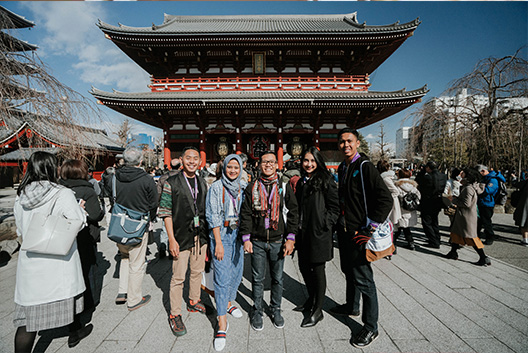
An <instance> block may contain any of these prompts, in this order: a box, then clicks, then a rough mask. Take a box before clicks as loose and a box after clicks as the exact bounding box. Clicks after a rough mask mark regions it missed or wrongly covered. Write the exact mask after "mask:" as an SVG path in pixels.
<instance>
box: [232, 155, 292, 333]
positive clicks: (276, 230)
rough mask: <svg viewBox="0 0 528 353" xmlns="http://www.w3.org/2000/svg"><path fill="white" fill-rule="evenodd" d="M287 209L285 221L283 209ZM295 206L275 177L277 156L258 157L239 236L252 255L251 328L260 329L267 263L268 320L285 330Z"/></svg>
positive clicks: (289, 190) (288, 189) (284, 185)
mask: <svg viewBox="0 0 528 353" xmlns="http://www.w3.org/2000/svg"><path fill="white" fill-rule="evenodd" d="M284 206H286V208H287V209H288V214H287V219H284V214H283V208H284ZM298 225H299V223H298V206H297V200H296V198H295V194H294V193H293V189H292V188H291V186H290V184H289V183H281V182H280V180H279V176H278V175H277V156H276V155H275V153H273V152H270V151H267V152H264V153H262V154H261V155H260V175H259V177H258V179H256V180H255V181H253V182H251V183H250V184H249V185H248V187H247V188H246V190H245V192H244V201H243V202H242V211H241V212H240V234H241V235H242V241H243V242H244V250H245V251H247V252H248V253H250V254H251V272H252V289H253V303H254V307H253V313H252V315H251V327H252V328H253V329H254V330H256V331H260V330H262V328H263V321H262V315H263V312H264V279H265V277H266V263H269V271H270V274H271V300H270V307H271V308H270V309H271V320H272V322H273V325H274V326H275V327H276V328H283V327H284V318H283V317H282V315H281V302H282V290H283V288H282V279H283V269H284V257H286V256H288V255H290V254H291V253H292V252H293V247H294V244H295V234H296V233H297V227H298Z"/></svg>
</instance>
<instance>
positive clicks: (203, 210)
mask: <svg viewBox="0 0 528 353" xmlns="http://www.w3.org/2000/svg"><path fill="white" fill-rule="evenodd" d="M337 143H338V147H339V149H340V151H341V152H342V154H343V158H344V160H343V162H342V163H341V164H340V165H339V167H338V168H337V173H336V172H335V170H329V169H328V168H327V167H326V165H325V161H324V158H323V155H322V153H321V152H320V151H319V149H318V148H315V147H310V148H307V149H306V150H305V151H304V152H303V154H302V155H301V156H300V161H299V162H298V163H297V164H295V163H289V164H287V166H286V169H287V170H286V171H279V170H278V161H277V156H276V154H275V153H274V152H272V151H266V152H263V153H262V154H261V155H260V157H259V163H258V164H257V166H256V167H254V168H253V166H248V164H247V162H248V160H247V156H246V155H244V154H240V155H239V154H230V155H228V156H226V157H225V158H224V159H223V161H221V162H218V163H214V164H211V165H209V164H207V165H206V167H205V168H203V169H202V170H200V169H199V168H200V165H201V164H202V161H201V159H200V153H199V151H198V150H197V149H196V148H194V147H186V148H185V149H184V150H183V151H182V153H181V157H180V158H177V159H174V160H173V161H171V165H170V166H171V168H170V169H169V168H165V170H164V172H161V171H156V170H153V171H146V170H144V169H143V168H141V164H142V155H141V151H139V150H138V149H135V148H128V149H126V150H125V152H124V153H123V159H122V161H121V162H120V163H118V165H115V166H113V167H110V168H108V169H107V170H106V171H105V172H104V173H103V175H102V178H101V181H100V182H99V183H97V182H96V181H95V179H93V177H92V176H91V170H90V169H89V168H88V167H87V165H86V163H85V162H83V161H81V160H67V161H65V162H64V163H62V165H61V166H60V168H59V166H58V161H57V159H56V157H55V155H53V154H49V153H46V152H35V153H34V154H33V155H32V156H31V158H30V160H29V163H28V167H27V171H26V174H25V176H24V178H23V180H22V182H21V184H20V186H19V188H18V191H17V194H18V196H17V199H16V201H15V206H14V213H15V219H16V226H17V233H18V234H19V235H20V236H21V237H22V245H23V246H22V249H21V250H20V254H19V257H18V268H17V278H16V288H15V304H16V309H15V317H14V324H15V326H16V327H17V331H16V335H15V351H16V352H31V351H32V348H33V345H34V341H35V337H36V334H37V332H38V331H41V330H46V329H50V328H55V327H62V326H68V328H69V338H68V346H69V347H74V346H76V345H77V344H78V343H79V342H80V341H81V340H82V339H83V338H85V337H86V336H88V335H89V334H90V333H91V331H92V329H93V326H92V325H91V324H86V325H84V324H81V320H80V316H81V315H82V314H84V313H89V312H93V310H95V307H96V306H97V304H98V303H97V301H96V300H94V295H93V293H92V292H93V290H94V288H93V286H94V284H93V267H94V265H95V263H96V253H97V243H98V242H99V241H100V230H99V229H100V228H99V225H98V222H99V221H101V220H102V219H103V217H104V216H105V211H107V212H111V211H110V210H111V209H112V206H113V205H122V206H123V207H125V208H127V209H131V210H134V211H136V212H139V213H142V214H144V215H145V221H146V222H154V221H155V220H156V218H161V219H163V226H162V231H161V236H160V242H159V256H160V257H166V256H168V257H169V258H170V259H171V260H172V278H171V280H170V288H169V298H170V312H169V313H168V322H169V328H170V330H171V331H172V333H173V334H174V335H175V336H182V335H184V334H186V332H187V329H186V326H185V323H184V322H183V319H182V308H183V302H184V301H185V302H186V305H185V308H186V310H187V311H189V312H196V313H205V312H206V308H205V306H204V304H203V303H202V302H201V300H200V298H201V284H202V276H203V273H204V271H205V269H206V267H207V268H208V270H209V269H210V270H209V271H207V272H211V273H212V278H213V288H212V289H213V290H214V300H215V302H216V312H217V315H218V324H217V329H216V330H215V333H214V339H213V347H214V349H215V350H216V351H221V350H223V349H224V348H225V347H226V345H227V342H228V341H227V337H228V328H229V318H230V317H232V318H241V317H243V315H244V313H243V312H242V310H241V309H239V308H238V307H237V306H236V302H235V301H236V297H237V291H238V287H239V285H240V283H241V280H242V271H243V263H244V259H245V258H246V259H247V260H250V261H251V274H252V276H251V282H252V299H253V308H252V310H251V311H250V312H249V313H248V315H249V320H250V324H251V327H252V328H253V329H254V330H257V331H260V330H262V329H263V326H264V324H263V317H264V316H265V315H266V314H269V316H270V318H271V321H272V323H273V325H274V326H275V327H276V328H283V327H284V325H285V321H284V318H283V316H282V314H281V302H282V293H283V271H284V260H285V257H286V256H288V255H290V254H292V253H293V252H294V251H297V254H298V264H299V270H300V273H301V275H302V278H303V280H304V283H305V285H306V289H307V293H308V297H307V298H306V300H305V302H304V303H303V304H301V305H299V306H297V307H296V308H295V309H294V310H295V311H299V312H302V313H303V319H302V320H301V322H300V325H301V327H303V328H304V327H312V326H315V325H317V324H318V323H319V322H320V321H321V320H322V319H323V310H322V308H323V303H324V298H325V293H326V275H325V265H326V263H327V262H328V261H330V260H332V258H333V254H334V250H333V249H334V234H337V242H338V247H339V253H340V265H341V270H342V272H343V273H344V276H345V285H344V291H345V293H346V296H345V298H346V301H345V303H342V304H340V305H337V306H336V307H334V308H332V309H331V310H330V313H331V314H333V315H345V316H352V317H359V316H360V315H361V320H362V322H363V328H362V329H361V331H360V332H359V333H358V334H356V335H354V336H353V337H351V343H352V344H353V345H354V346H355V347H359V348H363V347H366V346H368V345H370V344H371V343H372V342H373V341H374V340H375V339H376V338H377V337H378V335H379V333H378V316H379V308H378V307H379V305H378V297H377V290H376V284H375V281H374V275H373V270H372V261H373V259H372V257H369V256H367V255H366V252H367V251H368V250H366V249H369V243H370V242H371V241H374V240H375V239H377V238H378V237H379V238H382V237H383V236H382V235H381V234H382V233H383V232H384V229H386V227H387V225H388V229H390V234H389V235H388V236H391V235H392V236H393V238H392V242H393V243H396V241H397V240H398V239H399V237H400V235H401V233H403V234H404V237H405V243H404V244H405V245H406V246H407V247H408V248H409V249H411V250H415V249H416V248H417V244H416V243H415V242H414V237H413V234H412V231H411V229H412V228H413V227H416V225H417V224H418V214H419V215H420V217H421V224H422V227H423V230H424V233H425V238H426V239H427V243H426V244H425V246H427V247H430V248H436V249H438V248H440V232H439V226H438V215H439V213H440V212H441V211H442V210H444V212H445V213H446V214H447V215H449V217H450V220H451V227H450V246H451V250H450V251H449V252H448V253H447V254H446V255H445V257H446V258H447V259H452V260H456V259H458V256H459V255H458V252H457V250H458V249H459V248H460V247H461V246H463V245H469V246H472V247H473V248H474V249H475V251H476V252H477V253H478V254H479V260H478V262H477V263H476V264H477V265H481V266H489V265H491V261H490V259H489V258H488V257H487V256H486V255H485V253H484V244H488V245H489V244H492V243H493V241H494V240H496V236H495V234H494V232H493V225H492V216H493V209H494V206H495V202H496V199H497V195H498V194H499V191H500V189H501V183H504V182H505V181H506V179H505V178H504V176H502V174H501V173H500V172H494V171H492V170H490V169H489V168H488V167H486V166H485V165H479V166H477V167H475V168H469V167H468V168H464V169H453V170H451V172H450V175H449V178H448V177H447V175H445V174H443V173H441V172H440V171H438V168H437V165H436V164H435V163H434V162H428V163H426V164H425V165H423V166H422V167H421V168H420V169H419V170H417V171H416V175H412V171H411V170H408V169H405V168H403V169H399V170H398V171H397V172H395V171H393V169H392V168H391V165H390V164H389V163H388V162H387V161H384V160H382V161H379V162H378V163H377V165H374V164H373V163H372V162H370V161H369V159H368V157H367V156H365V155H363V154H360V153H359V152H358V147H359V146H360V140H359V135H358V132H357V131H356V130H353V129H350V128H345V129H343V130H341V131H340V132H339V135H338V141H337ZM156 174H157V177H159V178H157V185H156V182H155V180H154V178H153V175H156ZM517 187H518V188H519V191H518V193H517V195H516V196H515V202H516V207H517V208H516V211H515V215H514V219H515V222H516V225H517V226H519V227H520V229H521V233H522V235H523V238H522V239H523V240H522V241H521V242H522V244H523V245H528V201H527V199H528V187H527V182H526V181H522V182H518V183H517ZM512 203H513V198H512ZM37 213H39V214H47V215H48V218H49V217H50V216H52V215H57V216H61V217H65V218H67V219H68V220H71V221H74V220H77V221H79V222H80V223H82V228H81V229H79V230H78V233H77V235H76V237H75V239H74V240H73V244H72V246H71V248H69V251H68V252H67V253H66V254H61V255H58V254H54V253H37V252H34V251H33V250H31V249H27V248H25V247H24V239H25V238H26V237H28V236H29V235H30V234H29V233H28V232H30V229H33V227H32V225H31V223H32V217H33V215H34V214H37ZM114 213H115V212H114ZM106 216H107V218H110V217H113V216H112V214H111V213H106ZM393 229H394V232H393V233H392V230H393ZM482 230H483V231H482ZM147 235H148V228H147V230H146V231H145V233H144V234H141V235H140V236H139V237H138V239H136V240H137V241H136V242H135V243H126V242H123V243H118V244H117V247H118V250H119V255H120V259H121V264H120V270H119V286H118V292H117V293H116V298H115V304H117V305H126V306H127V308H128V310H130V311H133V310H137V309H139V308H141V307H143V306H144V305H146V304H148V303H149V301H150V299H151V297H150V295H148V294H144V293H143V290H142V281H143V277H144V274H145V269H146V262H145V256H146V251H147V243H148V236H147ZM385 236H387V234H385ZM481 238H484V239H485V242H484V243H483V242H482V241H481ZM386 251H389V253H388V255H387V256H386V257H387V258H388V259H390V258H391V256H392V255H395V254H397V249H396V248H395V247H389V248H388V249H386ZM244 254H247V255H246V256H245V255H244ZM384 256H385V255H384ZM188 270H189V272H190V275H189V284H188V298H184V291H183V288H184V282H185V279H186V274H187V271H188ZM58 273H60V274H61V276H57V274H58ZM267 273H269V275H270V276H271V296H270V303H269V310H268V312H266V311H265V303H264V299H263V296H264V280H265V277H266V274H267ZM360 304H362V306H361V305H360Z"/></svg>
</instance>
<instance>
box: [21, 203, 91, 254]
mask: <svg viewBox="0 0 528 353" xmlns="http://www.w3.org/2000/svg"><path fill="white" fill-rule="evenodd" d="M58 198H59V197H58V195H57V196H56V197H55V200H54V201H53V205H52V206H51V209H50V211H49V213H48V214H43V213H34V214H33V216H32V217H31V220H30V221H29V227H28V230H27V232H26V234H24V235H23V237H22V246H21V249H22V250H24V251H27V252H32V253H37V254H45V255H58V256H65V255H66V254H68V253H69V252H70V250H71V248H72V245H73V242H74V241H75V238H76V237H77V234H78V233H79V231H80V230H81V229H83V228H84V226H85V223H84V220H82V219H68V218H66V217H64V216H63V215H54V214H53V209H54V208H55V203H57V199H58Z"/></svg>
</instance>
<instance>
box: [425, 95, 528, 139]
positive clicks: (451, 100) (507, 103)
mask: <svg viewBox="0 0 528 353" xmlns="http://www.w3.org/2000/svg"><path fill="white" fill-rule="evenodd" d="M426 104H427V105H429V106H430V109H432V111H433V112H434V113H435V115H436V120H435V123H436V126H437V128H434V127H433V128H432V129H430V130H429V131H428V134H427V135H426V136H424V138H425V139H427V140H428V141H435V140H437V139H439V138H441V136H442V128H444V129H446V131H445V132H446V133H447V135H448V136H452V135H453V134H454V133H455V131H456V132H457V133H458V132H459V131H460V130H462V129H464V128H468V127H467V126H464V124H463V120H464V118H466V117H472V116H478V114H479V113H480V112H481V111H482V110H483V109H485V108H486V107H487V106H488V97H487V96H484V95H478V94H468V90H467V89H461V90H460V91H459V92H457V94H455V95H454V96H440V97H434V98H432V99H431V100H430V101H429V102H427V103H426ZM526 109H528V98H527V97H509V98H503V99H501V100H500V101H499V103H498V104H497V106H496V108H495V110H494V111H493V115H494V116H499V115H500V114H504V113H506V112H508V111H510V110H521V111H522V110H526Z"/></svg>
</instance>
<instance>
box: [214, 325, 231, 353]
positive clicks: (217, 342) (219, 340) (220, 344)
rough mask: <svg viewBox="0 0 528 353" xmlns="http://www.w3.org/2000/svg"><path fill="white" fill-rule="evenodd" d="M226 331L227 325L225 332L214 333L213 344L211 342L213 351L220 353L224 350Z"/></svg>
mask: <svg viewBox="0 0 528 353" xmlns="http://www.w3.org/2000/svg"><path fill="white" fill-rule="evenodd" d="M227 330H229V323H227V327H226V329H225V331H218V332H216V335H215V338H214V342H213V347H214V350H215V351H217V352H220V351H222V350H224V348H225V346H226V343H227V336H226V333H227Z"/></svg>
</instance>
